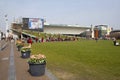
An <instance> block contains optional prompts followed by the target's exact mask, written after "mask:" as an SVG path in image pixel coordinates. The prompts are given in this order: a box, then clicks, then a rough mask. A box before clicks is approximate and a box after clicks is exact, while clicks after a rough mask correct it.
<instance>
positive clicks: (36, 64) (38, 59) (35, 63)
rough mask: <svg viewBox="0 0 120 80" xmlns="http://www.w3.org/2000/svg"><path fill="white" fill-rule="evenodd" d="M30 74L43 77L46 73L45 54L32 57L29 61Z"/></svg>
mask: <svg viewBox="0 0 120 80" xmlns="http://www.w3.org/2000/svg"><path fill="white" fill-rule="evenodd" d="M28 64H29V72H30V74H31V75H32V76H41V75H44V73H45V66H46V57H45V55H43V54H38V55H31V56H30V59H29V60H28Z"/></svg>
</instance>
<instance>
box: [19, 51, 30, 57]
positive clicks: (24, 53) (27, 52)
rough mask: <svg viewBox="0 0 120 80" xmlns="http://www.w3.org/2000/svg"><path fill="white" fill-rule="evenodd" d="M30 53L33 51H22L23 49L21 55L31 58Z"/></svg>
mask: <svg viewBox="0 0 120 80" xmlns="http://www.w3.org/2000/svg"><path fill="white" fill-rule="evenodd" d="M30 53H31V51H26V52H22V51H21V57H22V58H29V57H30Z"/></svg>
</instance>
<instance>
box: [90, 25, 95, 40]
mask: <svg viewBox="0 0 120 80" xmlns="http://www.w3.org/2000/svg"><path fill="white" fill-rule="evenodd" d="M91 37H92V38H95V37H94V27H93V26H92V25H91Z"/></svg>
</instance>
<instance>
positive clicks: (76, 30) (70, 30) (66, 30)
mask: <svg viewBox="0 0 120 80" xmlns="http://www.w3.org/2000/svg"><path fill="white" fill-rule="evenodd" d="M86 30H88V29H86V28H80V27H57V26H56V27H44V32H45V33H51V34H80V33H81V32H84V31H86Z"/></svg>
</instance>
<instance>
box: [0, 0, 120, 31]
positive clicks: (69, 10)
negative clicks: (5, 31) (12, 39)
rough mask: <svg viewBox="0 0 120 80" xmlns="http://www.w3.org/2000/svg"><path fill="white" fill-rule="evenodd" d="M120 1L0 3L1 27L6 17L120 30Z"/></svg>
mask: <svg viewBox="0 0 120 80" xmlns="http://www.w3.org/2000/svg"><path fill="white" fill-rule="evenodd" d="M119 3H120V0H0V22H1V23H0V25H3V23H4V15H5V14H7V15H8V19H9V22H11V21H13V19H14V17H15V18H18V17H32V18H46V22H47V23H49V24H71V25H74V24H78V25H81V26H90V25H91V24H92V25H99V24H106V25H109V26H110V27H113V28H114V29H120V9H119V8H120V5H119Z"/></svg>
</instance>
